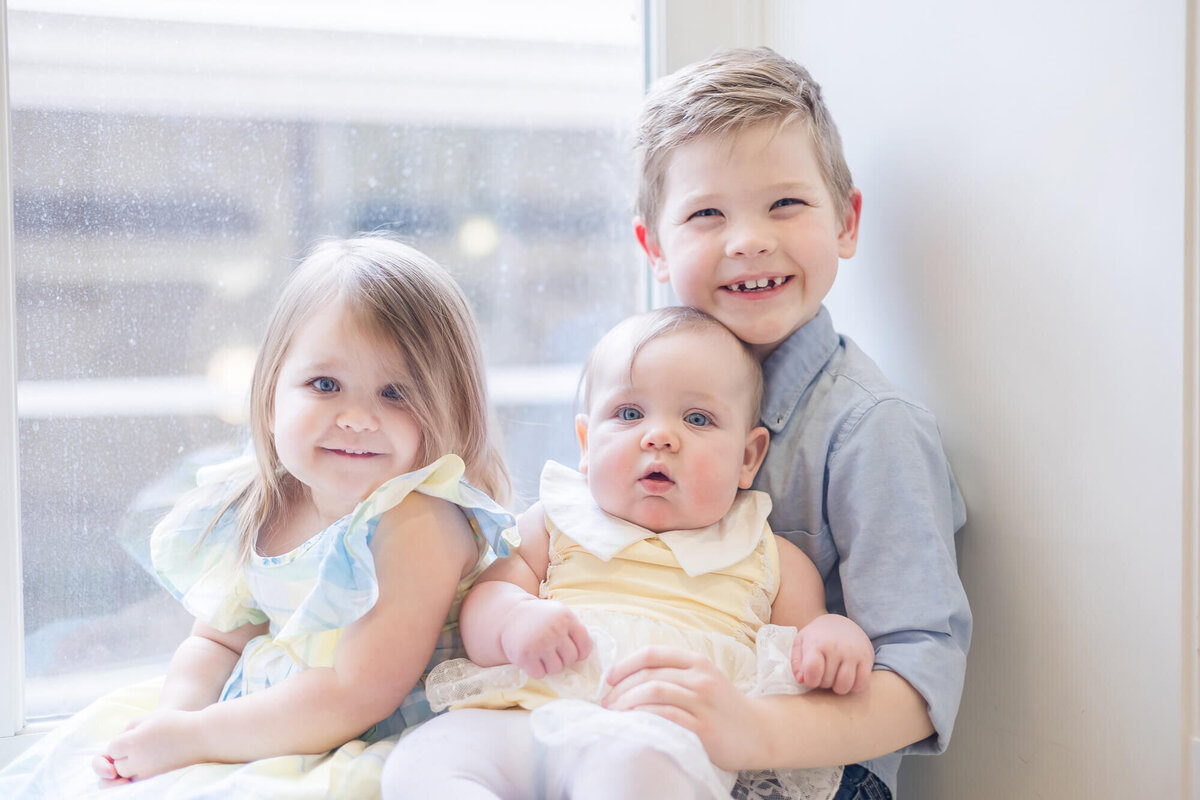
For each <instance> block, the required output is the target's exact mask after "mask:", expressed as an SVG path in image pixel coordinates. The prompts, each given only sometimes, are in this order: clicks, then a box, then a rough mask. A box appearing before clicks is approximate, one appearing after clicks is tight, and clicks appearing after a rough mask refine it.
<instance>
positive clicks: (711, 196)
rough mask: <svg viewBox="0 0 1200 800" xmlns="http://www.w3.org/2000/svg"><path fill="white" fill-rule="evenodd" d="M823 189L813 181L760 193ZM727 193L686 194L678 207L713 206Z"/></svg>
mask: <svg viewBox="0 0 1200 800" xmlns="http://www.w3.org/2000/svg"><path fill="white" fill-rule="evenodd" d="M822 188H823V186H822V184H820V183H815V182H812V181H780V182H778V183H772V184H768V185H767V186H763V187H761V189H760V190H759V191H761V192H762V193H763V194H772V195H788V194H810V193H813V192H818V191H820V190H821V189H822ZM725 194H726V193H725V192H723V191H721V190H720V189H711V190H709V189H706V190H701V191H697V192H691V193H685V194H682V195H680V197H679V202H678V205H680V206H684V207H696V206H704V205H712V204H713V203H715V202H716V201H717V200H720V199H723V198H724V197H725Z"/></svg>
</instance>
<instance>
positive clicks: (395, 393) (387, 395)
mask: <svg viewBox="0 0 1200 800" xmlns="http://www.w3.org/2000/svg"><path fill="white" fill-rule="evenodd" d="M383 398H384V399H385V400H403V399H404V390H403V389H401V388H400V387H399V386H395V385H392V386H389V387H387V388H386V389H384V390H383Z"/></svg>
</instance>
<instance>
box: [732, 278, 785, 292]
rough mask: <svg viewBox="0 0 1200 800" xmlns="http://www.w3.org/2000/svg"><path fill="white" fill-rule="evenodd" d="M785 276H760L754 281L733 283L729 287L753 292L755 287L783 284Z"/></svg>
mask: <svg viewBox="0 0 1200 800" xmlns="http://www.w3.org/2000/svg"><path fill="white" fill-rule="evenodd" d="M784 280H785V279H784V278H759V279H757V280H753V281H742V282H741V283H731V284H730V285H729V288H730V289H731V290H733V291H735V292H752V291H754V290H755V289H767V288H771V289H774V288H775V287H776V286H781V285H782V284H783V282H784Z"/></svg>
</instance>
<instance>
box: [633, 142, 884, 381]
mask: <svg viewBox="0 0 1200 800" xmlns="http://www.w3.org/2000/svg"><path fill="white" fill-rule="evenodd" d="M661 200H662V205H661V213H660V215H659V222H658V224H657V228H656V230H653V231H650V230H647V229H646V227H645V225H644V224H643V223H642V221H641V220H638V221H636V222H635V225H634V228H635V232H636V233H637V236H638V241H639V242H641V244H642V247H643V248H644V249H645V250H646V253H647V254H648V255H649V257H650V266H651V269H652V270H653V272H654V277H655V278H656V279H657V280H659V281H660V282H666V281H670V283H671V287H672V288H673V289H674V290H675V294H676V295H677V296H678V297H679V300H680V301H681V302H683V303H685V304H686V305H689V306H693V307H695V308H698V309H700V310H702V311H707V312H708V313H710V314H712V315H713V316H714V317H716V318H717V319H719V320H720V321H721V322H723V323H725V325H726V326H727V327H728V328H729V329H730V330H732V331H733V332H734V333H736V334H737V335H738V336H739V337H740V338H741V339H742V340H743V341H745V342H748V343H749V344H750V345H752V346H753V348H754V351H755V353H756V354H757V355H758V356H759V358H765V357H766V356H767V355H769V354H770V353H771V352H772V351H773V350H774V349H775V348H776V347H778V346H779V344H780V343H782V342H783V340H785V339H787V338H788V337H789V336H791V335H792V334H793V333H794V332H795V331H796V330H797V329H799V328H800V326H802V325H804V324H805V323H806V322H808V321H809V320H811V319H812V318H813V317H815V316H816V315H817V311H818V310H819V309H820V306H821V301H822V300H824V299H825V295H826V294H827V293H828V292H829V289H830V287H831V286H832V285H833V279H834V276H835V275H836V274H837V268H838V259H839V258H849V257H850V256H852V255H854V249H855V247H856V245H857V241H858V217H859V212H860V210H861V208H862V195H861V194H860V193H859V192H858V191H857V190H855V192H854V194H853V196H852V197H851V198H849V199H848V202H847V203H846V213H845V215H844V216H839V214H838V212H837V210H836V204H835V203H834V200H833V197H832V196H831V195H830V193H829V188H828V187H827V186H826V185H825V181H824V179H823V178H822V176H821V170H820V167H819V166H818V163H817V157H816V153H815V151H814V148H813V143H812V137H811V136H810V135H809V133H808V130H807V128H806V126H804V125H802V124H791V125H787V126H785V127H783V128H777V127H776V126H774V125H769V124H763V125H756V126H752V127H750V128H746V129H745V130H743V131H740V132H738V133H735V134H733V135H732V136H724V137H719V136H708V137H702V138H700V139H696V140H694V141H691V142H688V143H687V144H684V145H682V146H680V147H679V148H678V149H676V150H675V152H674V154H673V155H672V156H671V159H670V161H669V163H668V165H667V171H666V181H665V184H664V187H663V196H662V198H661Z"/></svg>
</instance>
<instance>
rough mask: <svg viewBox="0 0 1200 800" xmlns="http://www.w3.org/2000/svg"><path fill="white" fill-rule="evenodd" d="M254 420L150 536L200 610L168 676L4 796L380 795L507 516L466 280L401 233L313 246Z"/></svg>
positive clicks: (255, 395) (179, 593)
mask: <svg viewBox="0 0 1200 800" xmlns="http://www.w3.org/2000/svg"><path fill="white" fill-rule="evenodd" d="M250 426H251V432H252V435H253V441H254V456H253V457H247V458H244V459H241V460H239V461H236V462H233V463H230V464H225V465H222V466H220V467H217V468H212V469H209V470H207V471H205V472H203V473H202V474H201V476H200V480H199V483H200V486H199V488H197V489H196V490H194V491H193V492H191V493H190V494H188V495H186V496H185V497H184V498H183V499H182V500H181V501H180V502H179V503H178V505H177V506H176V507H175V508H174V509H173V510H172V511H171V512H170V514H168V516H167V517H166V518H165V519H164V520H163V521H162V523H160V524H159V525H158V527H157V528H156V529H155V531H154V533H153V536H152V539H151V553H152V556H153V563H154V568H155V571H156V572H157V573H158V576H159V578H160V580H161V581H162V583H163V585H164V586H165V587H166V588H167V589H168V590H169V591H170V592H171V593H172V594H174V595H175V596H176V597H177V598H178V599H179V600H180V601H181V602H182V603H183V604H184V606H185V607H186V608H187V609H188V610H189V611H190V612H192V613H193V614H194V615H195V617H196V622H195V624H194V626H193V628H192V632H191V635H190V636H189V637H188V638H187V639H186V640H185V641H184V642H183V643H182V644H181V645H180V646H179V648H178V649H177V650H176V652H175V655H174V657H173V658H172V660H171V664H170V667H169V668H168V672H167V675H166V678H165V681H163V682H162V684H161V689H160V688H159V687H158V686H157V685H156V686H153V687H149V686H142V687H134V688H132V689H129V690H124V691H121V692H118V693H115V694H114V695H110V696H109V697H108V698H106V699H102V700H101V701H98V703H96V704H94V705H93V706H91V707H89V708H88V709H86V710H85V711H83V712H81V713H80V714H79V715H77V717H76V718H74V719H73V720H72V721H71V722H69V723H67V724H65V725H63V726H61V727H60V729H59V730H57V731H56V732H54V733H53V734H51V735H49V736H47V737H46V739H45V740H43V741H42V742H40V743H39V744H38V745H37V746H35V747H34V748H33V749H32V750H31V751H30V752H28V753H27V754H26V755H25V756H23V757H22V758H20V759H18V761H17V762H16V763H14V764H13V765H12V766H11V768H10V769H9V770H6V771H5V774H4V776H3V777H0V795H3V796H5V797H14V796H29V797H72V798H74V797H79V796H82V795H85V794H88V793H89V792H94V791H96V790H97V774H96V773H98V775H99V783H100V785H101V787H104V786H112V785H114V784H124V785H123V786H121V787H119V790H114V789H109V790H108V791H106V792H105V793H104V795H103V796H104V797H107V798H112V800H118V798H124V797H132V796H138V797H156V798H158V797H168V796H169V797H210V796H211V797H228V796H258V797H268V796H269V797H274V798H287V797H301V796H304V797H326V796H332V797H356V798H357V797H370V796H374V795H377V794H378V769H379V764H380V762H381V761H382V757H383V755H384V754H385V753H386V751H387V749H390V746H391V742H381V743H380V744H381V746H380V747H375V748H374V749H373V750H372V749H370V748H371V743H372V742H377V741H379V740H380V739H382V738H383V737H385V736H386V735H387V734H389V733H391V732H393V731H396V730H399V729H402V728H404V727H406V726H409V725H412V724H414V723H415V722H417V721H420V720H423V719H425V718H427V717H428V716H430V712H429V709H428V705H427V703H425V701H424V698H423V691H422V689H421V688H420V687H421V679H422V674H423V673H424V672H425V671H426V669H427V665H428V664H430V662H431V660H433V661H440V660H442V659H444V658H446V657H447V656H448V655H450V654H451V653H452V652H453V649H452V644H453V636H452V634H453V633H454V631H453V628H452V626H453V624H454V623H455V620H456V618H457V612H458V606H459V604H460V601H461V598H462V597H463V595H464V594H465V593H466V589H467V587H468V586H469V585H470V584H471V582H472V581H473V580H474V579H475V578H476V577H477V576H478V574H479V573H480V572H481V571H482V570H483V568H484V567H485V566H486V565H487V563H488V562H489V561H490V560H491V556H490V551H489V544H492V545H495V544H497V538H496V537H497V536H498V532H499V531H500V530H502V529H503V528H504V527H506V526H507V525H508V524H510V523H511V520H512V518H511V516H509V515H508V514H506V512H505V511H504V510H503V509H502V508H501V507H500V506H499V505H497V504H496V503H495V502H494V501H492V500H491V499H490V498H489V496H488V495H489V494H490V495H500V496H502V495H504V494H506V492H507V489H508V478H507V475H506V473H505V471H504V467H503V465H502V463H501V461H500V458H499V456H498V454H497V452H496V450H495V448H494V446H493V443H492V441H491V439H490V437H489V433H488V424H487V400H486V396H485V390H484V377H483V371H482V364H481V357H480V348H479V343H478V336H477V333H476V328H475V324H474V321H473V319H472V317H471V313H470V311H469V309H468V307H467V304H466V301H465V299H464V297H463V295H462V292H461V291H460V290H459V288H458V287H457V285H455V283H454V281H453V280H452V279H451V278H450V276H449V275H448V274H447V273H446V272H445V271H444V270H442V269H441V268H440V267H439V266H438V265H437V264H435V263H434V262H433V261H431V260H430V259H428V258H426V257H425V256H423V255H422V254H420V253H418V252H416V251H415V250H413V249H411V248H409V247H406V246H404V245H402V244H400V243H398V242H396V241H393V240H390V239H386V238H382V237H373V236H364V237H360V238H355V239H350V240H345V241H332V242H327V243H325V244H322V245H320V246H318V247H317V248H316V249H315V250H314V251H313V252H312V253H311V255H309V257H308V258H307V259H306V260H305V261H304V262H303V263H302V264H301V265H300V266H299V268H298V269H297V270H296V271H295V273H294V274H293V275H292V276H291V278H290V279H289V280H288V282H287V284H286V286H285V288H284V290H283V293H282V297H281V298H280V300H279V302H278V304H277V305H276V307H275V310H274V313H273V315H272V317H271V320H270V323H269V325H268V328H267V332H266V336H265V339H264V342H263V345H262V348H261V350H260V352H259V355H258V360H257V363H256V365H255V368H254V377H253V383H252V388H251V393H250ZM474 486H478V487H479V489H476V488H474ZM414 687H416V688H414ZM352 740H353V741H352ZM331 748H340V749H338V750H337V751H335V752H333V753H327V751H330V750H331ZM364 751H366V753H367V755H368V756H369V757H368V758H365V759H363V758H357V757H358V756H360V755H362V754H363V753H364ZM290 754H310V755H304V756H296V755H290ZM89 762H90V763H91V764H92V767H91V769H89V766H88V765H89ZM214 762H215V763H214ZM238 762H257V763H253V764H245V765H242V764H238ZM93 769H94V770H95V772H94V773H93V771H92V770H93Z"/></svg>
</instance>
